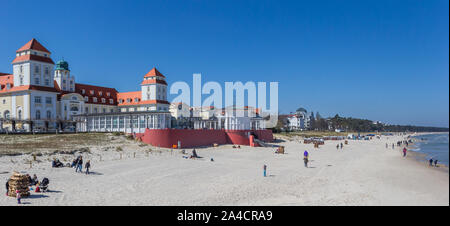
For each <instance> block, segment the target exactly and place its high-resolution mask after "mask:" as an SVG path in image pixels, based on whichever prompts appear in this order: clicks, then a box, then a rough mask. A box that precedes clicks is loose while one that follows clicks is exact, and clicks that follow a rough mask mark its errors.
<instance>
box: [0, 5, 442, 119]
mask: <svg viewBox="0 0 450 226" xmlns="http://www.w3.org/2000/svg"><path fill="white" fill-rule="evenodd" d="M0 9H1V10H0V11H1V13H0V33H1V35H0V72H9V73H11V72H12V66H11V61H12V60H13V59H14V54H15V51H16V50H17V49H18V48H20V47H21V46H22V45H24V44H25V43H26V42H28V41H29V40H30V39H31V38H36V39H37V40H38V41H39V42H41V43H42V44H43V45H44V46H45V47H47V48H48V49H49V50H50V51H51V52H52V58H53V60H54V61H55V62H56V61H57V60H59V59H61V58H62V57H64V59H65V60H67V61H68V62H69V64H70V67H71V71H72V73H73V74H74V75H75V76H76V82H78V83H87V84H92V85H101V86H108V87H114V88H116V89H117V90H119V91H120V92H125V91H135V90H138V89H139V83H140V82H141V80H142V77H143V75H144V74H146V73H147V72H148V71H149V70H150V69H151V68H152V67H157V68H158V69H159V71H161V72H162V73H163V74H164V75H165V76H166V77H167V81H168V83H169V85H170V84H171V83H173V82H175V81H187V82H191V80H192V74H193V73H201V74H202V76H203V80H204V81H205V82H206V81H218V82H220V83H221V84H223V83H224V82H226V81H242V82H246V81H255V82H256V81H265V82H270V81H277V82H279V108H280V112H281V113H289V112H291V111H295V109H297V108H298V107H304V108H306V109H307V110H309V111H311V110H312V111H314V112H317V111H319V112H320V114H321V115H322V116H334V115H335V114H336V113H339V115H341V116H346V117H358V118H367V119H371V120H380V121H383V122H387V123H393V124H413V125H431V126H444V127H448V125H449V2H448V0H427V1H423V0H417V1H415V0H408V1H396V0H387V1H382V0H374V1H371V0H364V1H360V0H358V1H351V0H335V1H321V0H318V1H262V0H254V1H244V0H239V1H230V0H227V1H218V0H217V1H187V0H186V1H137V0H134V1H113V0H105V1H93V0H89V1H83V0H77V1H60V0H59V1H44V0H41V1H21V0H17V1H0ZM175 96H176V95H172V96H169V99H171V98H174V97H175Z"/></svg>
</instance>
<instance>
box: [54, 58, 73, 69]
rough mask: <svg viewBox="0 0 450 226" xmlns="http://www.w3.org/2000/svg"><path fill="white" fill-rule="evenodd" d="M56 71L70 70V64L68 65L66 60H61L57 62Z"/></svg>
mask: <svg viewBox="0 0 450 226" xmlns="http://www.w3.org/2000/svg"><path fill="white" fill-rule="evenodd" d="M55 70H67V71H70V70H69V63H67V61H65V60H60V61H58V62H56V69H55Z"/></svg>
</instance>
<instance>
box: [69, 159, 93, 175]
mask: <svg viewBox="0 0 450 226" xmlns="http://www.w3.org/2000/svg"><path fill="white" fill-rule="evenodd" d="M71 167H72V168H73V167H75V172H80V173H82V172H83V171H82V170H83V156H81V155H79V156H78V157H77V158H76V159H74V160H73V161H72V165H71ZM84 168H85V169H86V172H85V173H86V174H89V169H90V168H91V160H88V161H87V162H86V164H85V165H84Z"/></svg>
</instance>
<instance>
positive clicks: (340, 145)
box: [336, 143, 344, 150]
mask: <svg viewBox="0 0 450 226" xmlns="http://www.w3.org/2000/svg"><path fill="white" fill-rule="evenodd" d="M339 147H341V149H342V148H344V145H343V144H342V143H341V144H337V145H336V149H338V150H339Z"/></svg>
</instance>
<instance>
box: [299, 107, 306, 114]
mask: <svg viewBox="0 0 450 226" xmlns="http://www.w3.org/2000/svg"><path fill="white" fill-rule="evenodd" d="M301 111H303V112H305V113H306V112H308V111H307V110H306V109H304V108H299V109H297V112H301Z"/></svg>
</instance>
